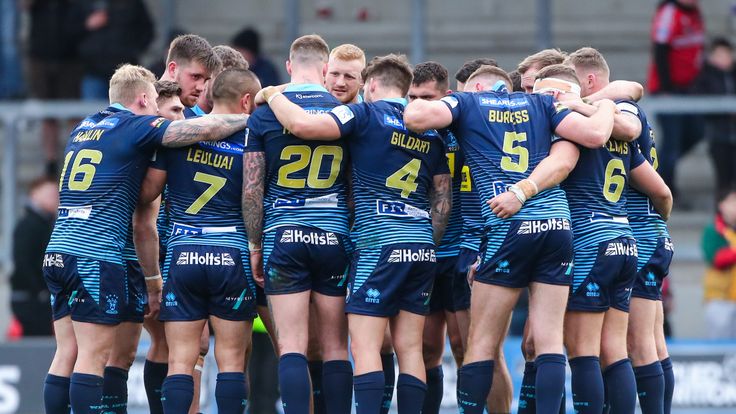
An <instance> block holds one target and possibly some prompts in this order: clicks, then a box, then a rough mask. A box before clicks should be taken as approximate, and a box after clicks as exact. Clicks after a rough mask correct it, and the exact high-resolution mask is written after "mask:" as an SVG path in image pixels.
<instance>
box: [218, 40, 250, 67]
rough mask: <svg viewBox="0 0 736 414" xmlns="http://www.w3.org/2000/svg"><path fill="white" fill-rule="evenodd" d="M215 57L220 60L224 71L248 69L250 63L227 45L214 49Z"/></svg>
mask: <svg viewBox="0 0 736 414" xmlns="http://www.w3.org/2000/svg"><path fill="white" fill-rule="evenodd" d="M212 50H213V51H214V52H215V55H217V57H218V58H219V59H220V63H222V70H225V69H231V68H237V69H248V68H249V65H248V61H247V60H245V58H244V57H243V55H241V54H240V52H238V51H237V50H235V49H233V48H231V47H230V46H226V45H217V46H215V47H213V48H212Z"/></svg>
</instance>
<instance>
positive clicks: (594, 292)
mask: <svg viewBox="0 0 736 414" xmlns="http://www.w3.org/2000/svg"><path fill="white" fill-rule="evenodd" d="M585 290H587V292H585V296H587V297H589V298H597V297H599V296H600V295H601V287H600V286H598V284H597V283H595V282H590V283H588V286H586V287H585Z"/></svg>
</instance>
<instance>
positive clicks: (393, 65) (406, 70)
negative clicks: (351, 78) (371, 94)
mask: <svg viewBox="0 0 736 414" xmlns="http://www.w3.org/2000/svg"><path fill="white" fill-rule="evenodd" d="M362 75H363V79H364V80H365V81H366V82H368V79H370V78H375V79H376V80H378V81H379V82H380V83H381V85H383V86H385V87H393V88H396V89H399V90H400V91H401V95H402V96H405V95H406V94H407V93H408V92H409V87H410V86H411V81H412V79H413V78H414V76H413V74H412V71H411V66H410V65H409V60H408V59H407V58H406V55H396V54H393V53H391V54H389V55H386V56H376V57H374V58H373V59H371V62H370V63H369V64H368V66H366V67H365V69H363V74H362Z"/></svg>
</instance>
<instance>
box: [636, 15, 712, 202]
mask: <svg viewBox="0 0 736 414" xmlns="http://www.w3.org/2000/svg"><path fill="white" fill-rule="evenodd" d="M651 36H652V42H653V43H654V44H653V59H652V62H651V64H650V67H649V79H648V82H647V83H648V85H647V86H648V88H649V91H650V92H651V93H652V94H660V95H665V94H667V95H684V94H687V93H689V92H691V90H692V88H693V86H694V83H695V80H696V78H697V76H698V73H699V72H700V67H701V58H702V57H701V54H702V51H703V45H704V42H705V26H704V23H703V18H702V16H701V14H700V9H699V6H698V0H664V1H662V2H661V3H660V4H659V7H658V8H657V11H656V13H655V15H654V21H653V24H652V32H651ZM658 121H659V125H660V127H661V130H662V136H663V137H664V141H663V142H662V145H661V146H660V148H659V170H658V171H659V173H660V174H661V175H662V178H663V179H664V181H665V182H666V183H667V185H668V186H669V187H670V188H671V189H672V192H673V193H674V194H675V196H677V192H676V187H675V185H674V184H675V166H676V164H677V160H678V159H679V158H680V157H681V156H682V155H684V154H686V153H687V152H688V151H690V149H692V148H693V147H694V146H695V144H697V143H698V140H699V139H700V138H701V137H702V128H703V126H702V125H703V123H702V118H701V117H698V116H695V115H689V114H666V115H660V117H659V119H658ZM675 201H676V202H677V197H675Z"/></svg>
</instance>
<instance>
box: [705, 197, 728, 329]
mask: <svg viewBox="0 0 736 414" xmlns="http://www.w3.org/2000/svg"><path fill="white" fill-rule="evenodd" d="M702 247H703V255H704V256H705V260H706V262H707V265H708V269H707V270H706V272H705V278H704V280H703V282H704V283H703V284H704V286H703V293H704V295H705V297H704V299H705V322H706V326H707V329H708V336H709V337H710V338H712V339H734V338H736V193H734V192H732V193H730V194H728V195H727V196H726V197H725V198H724V199H723V200H722V201H721V202H720V203H718V212H717V213H716V217H715V220H714V221H713V222H712V223H710V224H709V225H708V226H707V227H706V228H705V230H703V244H702Z"/></svg>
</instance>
